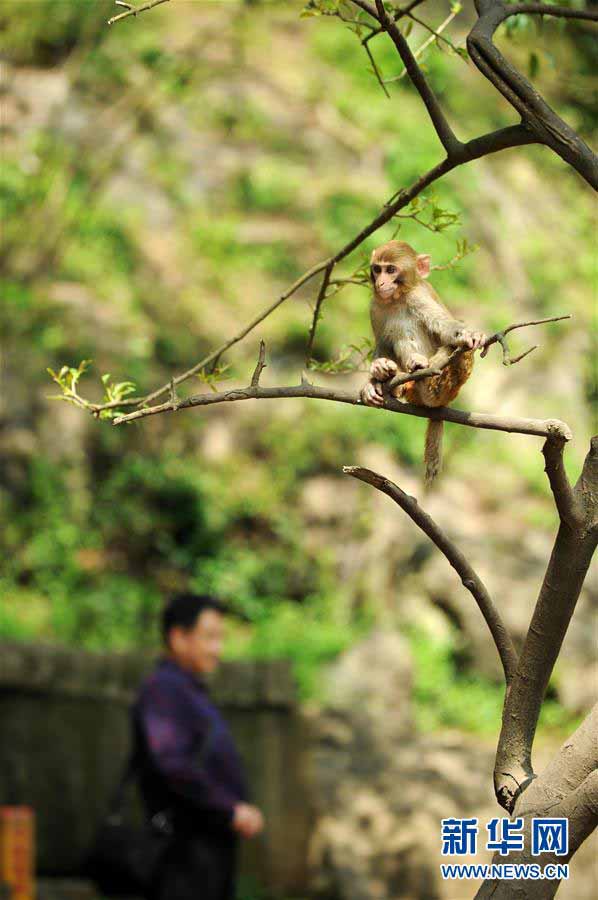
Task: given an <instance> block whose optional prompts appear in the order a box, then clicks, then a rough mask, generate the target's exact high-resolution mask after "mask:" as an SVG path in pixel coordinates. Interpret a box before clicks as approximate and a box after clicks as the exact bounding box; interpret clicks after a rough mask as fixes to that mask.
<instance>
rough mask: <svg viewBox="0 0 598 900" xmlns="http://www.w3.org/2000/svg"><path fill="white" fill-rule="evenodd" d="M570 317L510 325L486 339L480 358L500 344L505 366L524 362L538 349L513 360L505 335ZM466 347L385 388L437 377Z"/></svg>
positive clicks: (393, 380) (399, 376)
mask: <svg viewBox="0 0 598 900" xmlns="http://www.w3.org/2000/svg"><path fill="white" fill-rule="evenodd" d="M570 318H571V316H570V315H566V316H551V317H550V318H548V319H537V320H536V321H534V322H517V323H516V324H514V325H509V326H508V327H507V328H504V329H503V330H502V331H497V332H495V334H491V335H490V337H488V338H486V340H485V341H484V343H483V344H482V348H481V349H482V352H481V354H480V356H481V357H482V358H483V357H485V356H486V354H487V353H488V350H489V348H490V347H491V346H492V344H500V345H501V347H502V351H503V365H505V366H513V365H515V363H517V362H519V361H520V360H522V359H523V358H524V357H525V356H527V355H528V354H529V353H531V352H532V350H536V347H530V349H529V350H526V351H525V352H524V353H521V354H520V355H519V356H516V357H515V358H514V359H511V356H510V353H509V348H508V346H507V342H506V339H505V335H506V334H508V333H509V332H510V331H514V330H515V329H516V328H525V327H527V326H528V325H543V324H544V323H545V322H560V320H561V319H570ZM466 352H467V348H466V347H458V348H457V349H455V350H454V351H453V352H452V353H451V355H450V356H449V358H448V359H447V361H446V362H445V363H444V364H443V365H441V366H437V367H436V368H428V369H417V370H416V371H415V372H409V373H404V372H399V373H398V374H397V375H394V376H393V378H390V379H389V380H388V381H387V382H384V388H385V390H386V391H391V390H392V389H393V388H395V387H398V386H399V385H401V384H407V382H409V381H422V380H423V379H424V378H431V377H433V376H435V375H440V373H441V372H442V371H443V370H444V369H446V367H447V366H450V365H451V363H452V362H453V361H454V360H455V359H456V357H457V356H460V355H461V354H462V353H466Z"/></svg>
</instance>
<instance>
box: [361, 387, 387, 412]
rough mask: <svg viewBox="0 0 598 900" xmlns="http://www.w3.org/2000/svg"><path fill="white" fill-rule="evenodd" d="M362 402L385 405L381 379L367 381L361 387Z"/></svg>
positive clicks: (366, 404) (370, 404)
mask: <svg viewBox="0 0 598 900" xmlns="http://www.w3.org/2000/svg"><path fill="white" fill-rule="evenodd" d="M361 402H362V403H363V404H365V406H383V405H384V397H383V396H382V385H381V383H380V382H379V381H367V382H366V383H365V384H364V386H363V387H362V389H361Z"/></svg>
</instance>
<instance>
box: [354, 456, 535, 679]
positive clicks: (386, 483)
mask: <svg viewBox="0 0 598 900" xmlns="http://www.w3.org/2000/svg"><path fill="white" fill-rule="evenodd" d="M343 472H345V473H346V474H347V475H352V476H353V478H358V479H359V480H360V481H365V482H366V484H371V485H372V486H373V487H375V488H377V489H378V490H379V491H382V493H384V494H386V495H387V496H388V497H390V498H391V499H392V500H394V501H395V503H397V504H398V505H399V506H400V507H401V509H402V510H404V511H405V512H406V513H407V515H408V516H410V518H411V519H413V521H414V522H415V524H416V525H417V526H418V527H419V528H421V530H422V531H423V532H424V534H427V535H428V537H429V538H430V539H431V540H432V541H433V542H434V544H436V546H437V547H438V549H439V550H440V551H441V552H442V553H444V555H445V556H446V558H447V560H448V561H449V563H450V564H451V566H452V567H453V569H455V571H456V572H457V574H458V575H459V578H460V579H461V582H462V584H463V586H464V587H466V588H467V590H468V591H469V592H470V594H471V595H472V597H473V598H474V600H475V601H476V603H477V605H478V607H479V609H480V612H481V613H482V615H483V617H484V619H485V621H486V624H487V625H488V628H489V629H490V633H491V635H492V638H493V640H494V643H495V645H496V649H497V650H498V654H499V656H500V660H501V662H502V666H503V670H504V673H505V681H506V683H507V685H508V684H509V683H510V682H511V679H512V678H513V675H514V674H515V670H516V668H517V653H516V652H515V647H514V645H513V642H512V640H511V637H510V635H509V632H508V631H507V629H506V626H505V624H504V622H503V620H502V617H501V615H500V613H499V612H498V610H497V608H496V606H495V605H494V603H493V602H492V600H491V598H490V595H489V593H488V591H487V590H486V587H485V586H484V584H483V582H482V580H481V578H480V577H479V575H478V574H477V573H476V572H475V570H474V569H473V568H472V566H471V565H470V564H469V562H468V561H467V559H466V557H465V556H464V554H463V553H462V552H461V550H459V548H458V547H456V546H455V544H453V542H452V541H451V540H450V538H449V537H448V536H447V535H446V534H445V533H444V531H443V530H442V529H441V528H440V526H439V525H437V524H436V522H435V521H434V520H433V519H432V518H431V517H430V516H429V515H428V513H426V512H425V511H424V510H423V509H422V508H421V506H420V505H419V503H418V502H417V500H416V499H415V497H410V496H409V494H406V493H405V491H403V490H401V488H400V487H399V486H398V485H396V484H395V483H394V482H392V481H390V480H389V479H388V478H384V477H383V476H382V475H379V474H378V473H377V472H372V471H371V470H370V469H363V468H362V467H361V466H343Z"/></svg>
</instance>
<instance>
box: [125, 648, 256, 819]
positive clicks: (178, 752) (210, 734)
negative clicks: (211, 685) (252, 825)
mask: <svg viewBox="0 0 598 900" xmlns="http://www.w3.org/2000/svg"><path fill="white" fill-rule="evenodd" d="M135 715H136V719H137V723H138V726H139V730H140V732H141V738H142V744H143V749H144V751H145V753H146V754H147V757H148V760H149V762H150V763H151V767H152V768H153V769H154V770H155V771H156V773H158V776H159V777H160V776H161V780H162V781H163V784H164V785H165V786H166V787H167V789H168V790H169V791H171V792H172V794H173V795H174V797H175V798H177V799H179V800H182V801H183V802H184V804H185V805H186V806H187V807H188V808H189V807H191V808H192V809H195V810H197V812H198V813H203V814H204V816H205V817H206V818H208V819H209V818H211V816H213V817H214V819H218V820H219V821H225V822H228V823H231V822H232V819H233V814H234V807H235V806H236V805H237V804H238V803H247V802H248V798H249V792H248V789H247V782H246V779H245V774H244V771H243V764H242V761H241V758H240V756H239V754H238V752H237V749H236V747H235V743H234V740H233V737H232V734H231V732H230V729H229V727H228V725H227V724H226V722H225V721H224V719H223V717H222V715H221V713H220V712H219V710H218V709H217V708H216V706H214V704H213V703H212V702H211V700H210V698H209V695H208V689H207V687H206V685H205V683H204V682H203V681H202V680H201V679H200V678H198V677H197V676H195V675H193V674H191V673H190V672H187V671H186V670H185V669H182V668H181V667H180V666H179V665H177V663H175V662H174V660H170V659H163V660H161V661H160V662H159V663H158V665H157V666H156V668H155V669H154V671H153V672H152V673H151V674H150V675H149V676H148V677H147V678H146V679H145V681H144V682H143V684H142V685H141V689H140V692H139V696H138V699H137V703H136V706H135Z"/></svg>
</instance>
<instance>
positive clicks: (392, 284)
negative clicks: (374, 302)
mask: <svg viewBox="0 0 598 900" xmlns="http://www.w3.org/2000/svg"><path fill="white" fill-rule="evenodd" d="M370 272H371V278H372V284H373V285H374V289H375V291H376V293H377V294H378V296H379V297H380V298H381V299H382V300H390V298H391V297H392V296H393V294H394V293H395V291H396V290H397V289H399V288H400V287H401V285H402V284H403V283H404V277H403V273H402V271H401V269H400V267H399V266H398V265H397V263H396V262H386V261H385V260H375V261H374V262H372V266H371V269H370Z"/></svg>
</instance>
